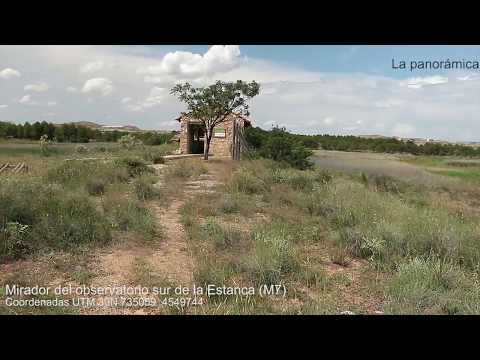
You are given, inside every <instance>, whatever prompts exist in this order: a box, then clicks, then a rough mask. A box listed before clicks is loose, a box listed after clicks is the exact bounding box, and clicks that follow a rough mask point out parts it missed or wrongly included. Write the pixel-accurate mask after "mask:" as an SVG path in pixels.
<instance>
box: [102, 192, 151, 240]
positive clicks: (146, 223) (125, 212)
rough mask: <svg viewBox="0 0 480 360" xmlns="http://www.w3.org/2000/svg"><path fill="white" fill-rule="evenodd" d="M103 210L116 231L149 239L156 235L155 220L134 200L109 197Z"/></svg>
mask: <svg viewBox="0 0 480 360" xmlns="http://www.w3.org/2000/svg"><path fill="white" fill-rule="evenodd" d="M103 209H104V211H105V213H106V214H107V217H108V218H109V219H110V222H111V225H112V226H113V228H115V229H118V230H120V231H134V232H137V233H139V234H142V235H145V236H146V237H147V238H152V237H153V236H154V235H155V234H156V226H155V219H154V218H153V217H152V215H151V214H150V212H149V211H148V209H147V208H145V207H144V206H142V205H141V204H140V203H138V202H136V201H134V200H132V199H125V198H117V197H108V198H107V199H106V200H105V201H104V203H103Z"/></svg>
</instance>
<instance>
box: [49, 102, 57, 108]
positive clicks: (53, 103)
mask: <svg viewBox="0 0 480 360" xmlns="http://www.w3.org/2000/svg"><path fill="white" fill-rule="evenodd" d="M47 106H49V107H52V106H57V102H56V101H49V102H48V103H47Z"/></svg>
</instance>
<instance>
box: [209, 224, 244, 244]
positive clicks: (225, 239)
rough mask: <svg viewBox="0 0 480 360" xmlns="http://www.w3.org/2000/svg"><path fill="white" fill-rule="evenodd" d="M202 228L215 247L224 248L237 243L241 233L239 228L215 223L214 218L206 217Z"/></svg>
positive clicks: (241, 237)
mask: <svg viewBox="0 0 480 360" xmlns="http://www.w3.org/2000/svg"><path fill="white" fill-rule="evenodd" d="M203 230H204V232H205V234H206V236H207V238H209V239H210V240H211V241H213V244H214V246H215V248H217V249H225V248H227V247H230V246H234V245H236V244H239V243H240V242H241V241H242V239H243V235H242V233H241V232H240V231H239V230H236V229H234V228H233V227H231V226H226V227H225V226H221V225H219V224H218V223H217V221H216V220H215V218H212V217H210V218H207V220H206V222H205V225H204V226H203Z"/></svg>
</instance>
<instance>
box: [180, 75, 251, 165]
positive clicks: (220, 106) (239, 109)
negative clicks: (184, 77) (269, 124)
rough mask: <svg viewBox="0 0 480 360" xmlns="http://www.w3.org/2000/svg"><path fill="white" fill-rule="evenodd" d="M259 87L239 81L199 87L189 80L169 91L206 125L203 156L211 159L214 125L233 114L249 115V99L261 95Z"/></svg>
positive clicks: (193, 115)
mask: <svg viewBox="0 0 480 360" xmlns="http://www.w3.org/2000/svg"><path fill="white" fill-rule="evenodd" d="M259 90H260V85H259V84H258V83H257V82H255V81H252V82H251V83H247V82H244V81H242V80H238V81H236V82H223V81H217V82H216V83H215V84H213V85H210V86H207V87H199V88H194V87H192V85H190V84H189V83H185V84H178V85H176V86H175V87H173V88H172V90H171V91H170V93H171V94H173V95H176V96H177V97H178V98H179V99H180V101H183V102H184V103H186V104H187V107H188V110H189V111H190V114H191V116H192V117H193V118H195V119H198V120H200V121H201V122H202V123H203V125H204V126H205V132H206V135H205V145H204V147H203V158H204V159H205V160H208V151H209V149H210V140H211V139H212V135H213V128H214V127H215V126H216V125H218V124H221V123H222V122H224V121H226V120H227V118H228V116H229V115H231V114H238V115H246V116H248V115H249V114H250V113H249V111H248V104H247V100H249V99H251V98H253V97H254V96H256V95H258V92H259Z"/></svg>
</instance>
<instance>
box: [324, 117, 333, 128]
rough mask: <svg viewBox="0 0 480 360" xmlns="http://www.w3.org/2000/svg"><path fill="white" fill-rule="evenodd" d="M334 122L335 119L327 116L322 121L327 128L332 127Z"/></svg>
mask: <svg viewBox="0 0 480 360" xmlns="http://www.w3.org/2000/svg"><path fill="white" fill-rule="evenodd" d="M334 122H335V119H334V118H333V117H331V116H327V117H326V118H325V119H323V123H324V124H325V125H328V126H330V125H333V123H334Z"/></svg>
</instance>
